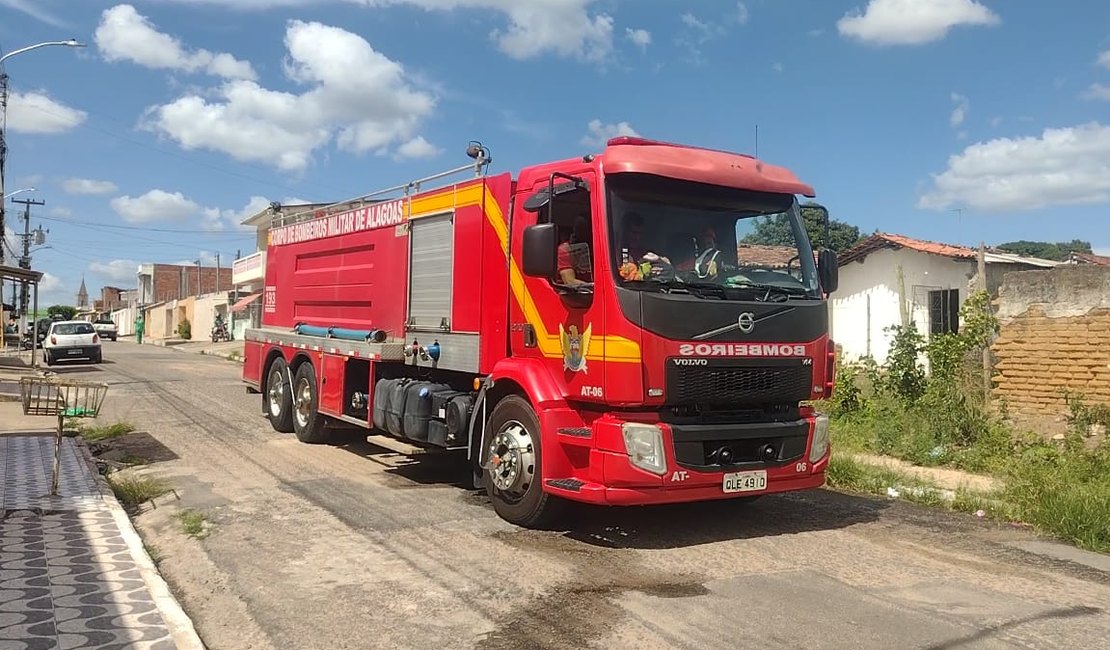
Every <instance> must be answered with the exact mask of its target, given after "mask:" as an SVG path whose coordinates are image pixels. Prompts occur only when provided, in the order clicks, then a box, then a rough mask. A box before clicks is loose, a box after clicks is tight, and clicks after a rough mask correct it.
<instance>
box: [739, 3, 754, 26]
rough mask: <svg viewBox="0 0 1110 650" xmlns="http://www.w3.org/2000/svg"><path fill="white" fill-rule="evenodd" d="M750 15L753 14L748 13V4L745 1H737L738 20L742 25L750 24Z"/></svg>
mask: <svg viewBox="0 0 1110 650" xmlns="http://www.w3.org/2000/svg"><path fill="white" fill-rule="evenodd" d="M750 17H751V16H750V15H749V14H748V7H747V5H745V4H744V3H743V2H737V3H736V22H738V23H740V24H741V25H747V24H748V18H750Z"/></svg>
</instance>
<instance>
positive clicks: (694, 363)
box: [671, 359, 709, 366]
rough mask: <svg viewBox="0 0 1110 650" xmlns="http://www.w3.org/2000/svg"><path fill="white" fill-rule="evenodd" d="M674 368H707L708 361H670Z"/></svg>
mask: <svg viewBox="0 0 1110 650" xmlns="http://www.w3.org/2000/svg"><path fill="white" fill-rule="evenodd" d="M671 361H673V362H674V365H676V366H708V365H709V359H671Z"/></svg>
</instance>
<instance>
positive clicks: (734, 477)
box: [243, 137, 837, 526]
mask: <svg viewBox="0 0 1110 650" xmlns="http://www.w3.org/2000/svg"><path fill="white" fill-rule="evenodd" d="M467 153H468V155H469V156H470V157H471V158H472V159H473V162H472V163H470V164H467V165H466V166H464V167H459V168H457V169H454V170H450V171H448V172H444V173H443V174H438V175H436V176H433V177H430V178H427V179H421V180H420V181H414V182H412V183H409V184H406V185H403V186H399V187H395V188H390V189H389V190H383V191H381V192H377V193H374V194H371V195H366V196H362V197H358V198H357V199H353V200H350V201H344V202H343V203H340V204H336V205H334V206H330V207H329V208H326V209H322V210H316V211H312V212H307V213H304V214H284V212H285V211H284V210H283V209H282V208H281V206H277V205H275V206H272V208H273V209H274V216H273V222H272V226H271V229H270V231H269V245H268V249H267V258H266V275H265V287H264V290H263V296H262V303H263V310H262V311H263V317H262V325H261V327H260V328H259V329H253V330H248V331H247V332H246V335H245V343H244V347H245V349H244V357H245V363H244V364H243V380H244V382H245V383H246V384H247V386H248V390H250V391H252V392H259V393H261V394H262V402H263V411H264V413H265V415H266V416H267V417H268V418H269V420H270V422H271V424H272V425H273V427H274V429H276V430H277V431H280V432H295V433H296V436H297V437H298V439H300V440H301V441H304V442H308V443H319V442H325V441H327V440H328V439H329V437H330V436H331V435H332V433H333V432H335V431H338V430H340V429H343V428H346V429H347V430H348V431H349V430H350V428H351V426H352V425H354V426H356V427H362V428H365V429H367V430H369V431H368V432H367V435H368V436H369V437H370V439H371V441H372V442H374V443H376V444H380V445H382V446H385V447H387V448H390V449H394V450H397V451H400V452H402V453H412V454H416V453H428V452H429V451H433V450H434V451H442V452H455V453H456V454H458V455H459V456H460V460H461V457H465V458H466V459H467V461H468V462H469V463H471V464H472V467H473V469H474V476H475V481H476V487H482V486H484V487H485V489H486V490H487V491H488V493H489V496H490V498H491V500H492V502H493V505H494V507H495V510H496V512H497V513H498V514H499V515H500V516H501V517H502V518H504V519H506V520H507V521H509V522H512V523H515V524H517V525H521V526H539V525H542V524H543V523H545V522H547V521H549V520H550V518H551V517H553V516H554V515H555V514H556V513H557V512H558V509H559V506H560V505H562V504H564V503H565V501H566V500H571V501H580V502H585V503H591V504H605V505H633V504H658V503H674V502H690V501H701V500H708V499H725V498H738V499H744V498H747V499H751V498H755V497H758V496H760V495H762V494H766V493H772V492H784V491H789V490H801V489H808V488H816V487H819V486H821V485H823V483H824V480H825V469H826V466H827V464H828V458H829V439H828V419H827V418H826V417H825V416H824V415H822V414H820V413H818V412H817V411H815V409H814V408H813V407H812V406H811V403H812V402H814V401H816V400H820V399H822V398H825V397H827V396H829V395H831V391H832V385H833V373H834V353H833V345H832V343H831V342H830V341H829V337H828V309H827V297H828V294H829V293H831V292H832V291H834V290H835V288H836V284H837V262H836V255H835V253H834V252H833V251H831V250H822V251H821V252H820V254H816V255H815V254H814V252H813V249H812V248H811V244H810V241H809V237H808V236H807V234H806V229H805V225H804V222H803V220H802V218H801V211H800V210H801V208H800V204H799V199H798V195H802V196H805V197H813V196H814V192H813V190H812V188H810V187H809V186H808V185H806V184H804V183H802V182H801V181H799V180H798V179H797V178H796V177H795V176H794V174H792V173H791V172H789V171H788V170H786V169H783V168H781V167H776V166H772V165H769V164H766V163H764V162H761V161H759V160H757V159H755V158H752V157H750V156H746V155H740V154H735V153H729V152H723V151H717V150H711V149H705V148H699V147H692V146H682V145H677V144H672V143H666V142H658V141H653V140H647V139H642V138H633V137H619V138H615V139H612V140H610V141H609V142H608V143H607V145H606V147H605V149H604V150H603V151H602V152H601V153H598V154H590V155H585V156H583V157H581V158H574V159H570V160H561V161H558V162H552V163H547V164H541V165H536V166H532V167H527V168H524V169H522V170H521V171H520V173H519V174H518V175H517V176H516V177H515V178H514V177H513V176H512V175H511V174H509V173H502V174H500V175H489V173H488V166H489V164H490V162H491V159H490V157H489V153H488V150H487V149H486V148H485V147H483V146H482V145H481V144H479V143H471V145H470V147H469V148H468V150H467ZM467 172H469V173H470V174H468V175H471V174H472V176H473V177H471V178H463V179H462V180H458V179H455V182H449V181H446V180H444V179H447V178H448V177H449V176H450V175H452V174H453V175H461V174H464V173H467ZM433 182H439V183H440V186H439V187H437V188H435V189H426V188H425V187H424V186H425V185H428V184H430V183H433ZM391 197H392V198H391ZM814 205H816V204H814ZM817 207H818V209H819V210H822V211H823V210H824V209H823V208H820V207H819V206H817ZM827 214H828V213H827V211H825V212H824V215H825V219H826V224H827ZM753 232H760V233H762V234H767V233H772V234H774V235H775V237H776V239H777V240H778V241H780V243H782V242H789V243H790V245H789V246H788V247H785V248H784V247H781V246H780V247H778V248H775V249H774V251H773V252H777V254H778V255H779V258H778V260H777V261H774V260H771V261H769V260H768V259H766V257H767V256H766V253H767V252H768V249H770V248H771V247H761V246H746V245H744V244H743V243H742V241H743V239H744V238H745V237H746V236H747V235H748V234H750V233H753ZM784 252H785V254H784ZM757 253H758V254H757ZM760 255H763V259H761V258H760Z"/></svg>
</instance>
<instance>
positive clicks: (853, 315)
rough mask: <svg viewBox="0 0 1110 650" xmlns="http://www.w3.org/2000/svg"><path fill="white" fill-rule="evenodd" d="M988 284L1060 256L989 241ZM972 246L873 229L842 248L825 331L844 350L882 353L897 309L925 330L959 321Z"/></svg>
mask: <svg viewBox="0 0 1110 650" xmlns="http://www.w3.org/2000/svg"><path fill="white" fill-rule="evenodd" d="M984 259H985V262H986V269H987V290H988V291H989V292H990V293H991V295H997V291H998V287H999V286H1000V285H1001V283H1002V276H1003V275H1005V274H1006V273H1008V272H1010V271H1028V270H1033V269H1038V268H1047V267H1052V266H1056V265H1058V264H1060V262H1053V261H1051V260H1043V259H1038V258H1033V257H1022V256H1019V255H1013V254H1009V253H1002V252H999V251H994V250H991V249H987V251H986V253H985V255H984ZM977 275H978V251H977V250H975V249H973V248H966V247H963V246H953V245H949V244H941V243H936V242H930V241H924V240H920V239H913V238H910V237H905V236H902V235H894V234H887V233H876V234H874V235H872V236H871V237H869V238H867V239H865V240H864V241H863V242H861V243H859V244H858V245H856V246H855V247H853V248H852V249H850V250H848V251H845V253H844V254H843V255H841V256H840V285H839V287H838V288H837V290H836V292H835V293H834V294H833V295H832V296H831V297H830V309H829V311H830V318H831V320H832V322H831V327H830V329H831V332H830V333H831V336H832V339H833V341H834V342H836V343H837V344H838V345H839V346H841V355H842V358H843V359H844V360H846V361H855V360H859V359H861V358H863V357H867V356H870V357H872V358H874V359H875V360H876V361H877V362H879V363H883V362H884V361H886V357H887V353H888V351H889V348H890V342H891V339H892V334H891V333H890V332H889V331H887V328H890V327H894V326H897V325H900V324H901V323H902V314H903V310H904V311H905V314H906V315H907V316H908V317H909V318H911V319H912V320H913V321H914V323H916V325H917V330H918V331H919V332H921V333H922V334H923V335H925V336H932V335H934V334H937V333H941V332H956V331H958V329H959V311H960V306H961V305H962V304H963V302H964V300H966V299H967V297H968V295H969V293H970V291H971V290H973V288H974V286H975V284H976V283H977V277H976V276H977Z"/></svg>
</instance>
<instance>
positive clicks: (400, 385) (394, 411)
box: [385, 379, 412, 436]
mask: <svg viewBox="0 0 1110 650" xmlns="http://www.w3.org/2000/svg"><path fill="white" fill-rule="evenodd" d="M391 382H392V383H391V384H390V387H389V390H388V392H389V395H388V396H387V397H386V402H385V430H386V431H388V432H390V433H392V434H393V435H395V436H404V435H405V433H404V432H405V428H404V415H405V395H406V393H407V392H408V391H407V390H405V389H406V388H407V387H408V386H409V384H411V383H412V380H411V379H393V380H391Z"/></svg>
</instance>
